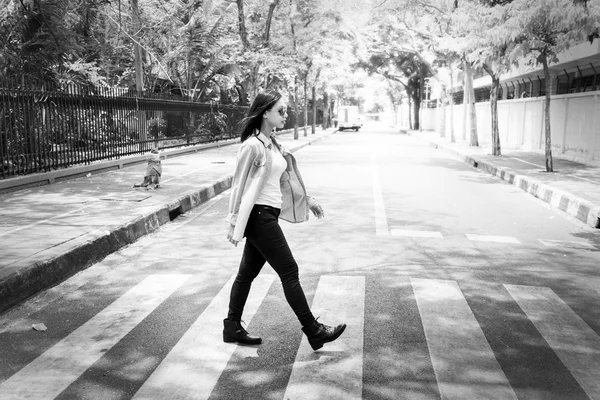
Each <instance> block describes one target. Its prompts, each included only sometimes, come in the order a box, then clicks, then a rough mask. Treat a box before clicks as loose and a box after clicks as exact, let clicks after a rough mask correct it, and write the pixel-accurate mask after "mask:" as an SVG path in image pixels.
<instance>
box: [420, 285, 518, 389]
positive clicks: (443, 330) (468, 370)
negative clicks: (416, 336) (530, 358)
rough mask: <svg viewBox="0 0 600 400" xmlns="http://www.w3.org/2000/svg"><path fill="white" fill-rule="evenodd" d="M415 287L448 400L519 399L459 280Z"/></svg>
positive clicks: (442, 386)
mask: <svg viewBox="0 0 600 400" xmlns="http://www.w3.org/2000/svg"><path fill="white" fill-rule="evenodd" d="M410 281H411V284H412V287H413V291H414V294H415V298H416V300H417V305H418V307H419V313H420V315H421V320H422V323H423V328H424V330H425V337H426V338H427V346H428V347H429V353H430V356H431V362H432V364H433V369H434V372H435V376H436V378H437V382H438V387H439V389H440V394H441V397H442V399H448V400H450V399H457V400H463V399H502V400H506V399H515V400H516V399H517V396H516V395H515V393H514V391H513V390H512V388H511V386H510V384H509V382H508V379H507V378H506V376H505V375H504V372H502V368H500V365H499V364H498V361H497V360H496V357H495V355H494V352H493V351H492V349H491V347H490V345H489V343H488V341H487V339H486V337H485V335H484V333H483V331H482V330H481V327H480V326H479V323H478V322H477V319H475V316H474V315H473V312H472V311H471V308H470V307H469V305H468V304H467V301H466V300H465V298H464V296H463V293H462V292H461V290H460V288H459V287H458V284H457V283H456V282H454V281H445V280H434V279H414V278H411V280H410Z"/></svg>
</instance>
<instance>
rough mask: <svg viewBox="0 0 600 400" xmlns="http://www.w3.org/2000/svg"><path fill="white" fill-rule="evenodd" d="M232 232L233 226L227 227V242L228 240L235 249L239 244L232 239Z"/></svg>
mask: <svg viewBox="0 0 600 400" xmlns="http://www.w3.org/2000/svg"><path fill="white" fill-rule="evenodd" d="M234 230H235V225H229V232H227V240H229V241H230V242H231V243H232V244H233V245H234V246H235V247H237V245H238V243H239V242H238V241H237V240H235V239H234V238H233V231H234Z"/></svg>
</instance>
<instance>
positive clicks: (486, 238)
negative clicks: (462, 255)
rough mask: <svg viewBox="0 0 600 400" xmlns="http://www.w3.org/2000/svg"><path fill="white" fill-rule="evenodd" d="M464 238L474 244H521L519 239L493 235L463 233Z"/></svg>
mask: <svg viewBox="0 0 600 400" xmlns="http://www.w3.org/2000/svg"><path fill="white" fill-rule="evenodd" d="M465 236H467V238H468V239H469V240H472V241H474V242H495V243H514V244H521V242H520V241H519V239H517V238H515V237H512V236H494V235H476V234H472V233H465Z"/></svg>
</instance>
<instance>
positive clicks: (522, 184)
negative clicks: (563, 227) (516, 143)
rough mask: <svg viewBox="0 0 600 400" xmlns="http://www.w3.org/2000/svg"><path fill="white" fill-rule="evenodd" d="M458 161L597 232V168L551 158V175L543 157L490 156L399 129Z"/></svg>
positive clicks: (487, 152)
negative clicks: (507, 184) (515, 187)
mask: <svg viewBox="0 0 600 400" xmlns="http://www.w3.org/2000/svg"><path fill="white" fill-rule="evenodd" d="M401 131H403V132H406V133H407V134H410V135H412V136H414V137H418V138H420V139H422V140H424V141H426V142H428V143H429V144H430V145H431V146H433V147H435V148H437V149H440V150H443V151H445V152H447V153H450V154H451V155H453V156H454V157H456V158H458V159H460V160H461V161H463V162H465V163H467V164H470V165H472V166H474V167H475V168H479V169H482V170H484V171H486V172H488V173H490V174H492V175H495V176H497V177H499V178H500V179H503V180H505V181H507V182H509V183H511V184H513V185H515V186H517V187H519V188H521V189H523V190H524V191H526V192H527V193H529V194H531V195H532V196H535V197H537V198H539V199H541V200H543V201H544V202H546V203H548V204H549V205H550V206H552V207H553V208H557V209H559V210H562V211H564V212H566V213H567V214H569V215H571V216H572V217H575V218H577V219H578V220H580V221H582V222H584V223H586V224H587V225H589V226H591V227H594V228H600V167H598V166H595V165H589V164H581V163H577V162H573V161H568V160H564V159H561V158H559V157H556V156H553V167H554V172H553V173H548V172H546V167H545V155H544V154H540V153H534V152H526V151H521V150H517V149H506V148H504V149H502V155H501V156H493V155H491V153H492V149H491V147H489V146H487V147H486V146H481V147H471V146H469V145H468V143H466V142H463V141H457V142H456V143H451V142H450V141H449V139H447V138H441V137H440V136H439V134H438V133H437V132H434V131H423V132H419V131H413V130H405V129H401Z"/></svg>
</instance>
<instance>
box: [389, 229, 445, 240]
mask: <svg viewBox="0 0 600 400" xmlns="http://www.w3.org/2000/svg"><path fill="white" fill-rule="evenodd" d="M391 235H392V236H401V237H419V238H434V239H443V238H444V236H443V235H442V234H441V233H440V232H435V231H414V230H407V229H392V230H391Z"/></svg>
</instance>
